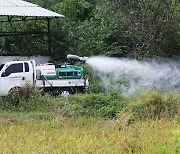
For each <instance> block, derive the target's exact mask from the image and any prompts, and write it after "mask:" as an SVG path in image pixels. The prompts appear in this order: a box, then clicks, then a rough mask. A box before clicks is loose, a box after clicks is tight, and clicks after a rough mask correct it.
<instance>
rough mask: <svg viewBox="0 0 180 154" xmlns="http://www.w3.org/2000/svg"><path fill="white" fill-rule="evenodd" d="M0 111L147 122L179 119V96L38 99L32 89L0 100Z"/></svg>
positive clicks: (149, 94) (152, 92) (149, 93)
mask: <svg viewBox="0 0 180 154" xmlns="http://www.w3.org/2000/svg"><path fill="white" fill-rule="evenodd" d="M0 110H1V111H18V112H35V111H36V112H38V111H39V112H53V113H56V112H59V113H61V114H62V116H72V115H75V116H86V117H101V118H105V119H112V118H116V119H127V121H131V122H133V121H138V120H147V119H160V118H162V117H163V118H174V117H179V113H180V112H179V111H180V95H179V93H175V92H174V93H163V92H159V91H157V90H148V91H146V92H145V93H143V94H140V95H138V96H136V97H134V96H127V97H125V96H122V95H121V94H118V93H116V92H112V93H110V94H104V93H98V94H87V95H83V94H79V95H73V96H71V97H68V98H63V97H59V96H57V97H53V96H49V97H47V96H42V95H40V94H39V92H38V91H37V90H34V88H31V89H28V90H27V89H26V90H22V91H19V93H18V95H14V93H13V94H12V96H8V97H6V98H1V99H0Z"/></svg>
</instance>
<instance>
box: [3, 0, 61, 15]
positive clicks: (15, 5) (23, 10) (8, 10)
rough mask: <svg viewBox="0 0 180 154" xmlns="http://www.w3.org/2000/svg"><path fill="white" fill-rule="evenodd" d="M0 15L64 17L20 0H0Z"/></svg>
mask: <svg viewBox="0 0 180 154" xmlns="http://www.w3.org/2000/svg"><path fill="white" fill-rule="evenodd" d="M0 16H21V17H22V16H23V17H28V16H29V17H64V16H63V15H61V14H58V13H55V12H53V11H50V10H47V9H44V8H42V7H40V6H39V5H36V4H32V3H29V2H25V1H22V0H0Z"/></svg>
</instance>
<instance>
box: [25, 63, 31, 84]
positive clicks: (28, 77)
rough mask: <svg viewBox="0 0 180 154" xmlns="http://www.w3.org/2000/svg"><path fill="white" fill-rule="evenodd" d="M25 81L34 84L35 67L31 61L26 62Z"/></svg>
mask: <svg viewBox="0 0 180 154" xmlns="http://www.w3.org/2000/svg"><path fill="white" fill-rule="evenodd" d="M24 72H25V81H26V82H27V83H30V84H33V68H32V64H31V63H30V62H24Z"/></svg>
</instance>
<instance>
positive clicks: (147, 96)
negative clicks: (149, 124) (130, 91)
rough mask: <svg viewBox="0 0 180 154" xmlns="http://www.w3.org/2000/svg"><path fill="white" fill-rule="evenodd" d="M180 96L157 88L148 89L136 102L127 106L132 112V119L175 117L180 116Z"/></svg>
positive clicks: (129, 111) (130, 112) (128, 110)
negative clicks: (162, 91) (159, 90)
mask: <svg viewBox="0 0 180 154" xmlns="http://www.w3.org/2000/svg"><path fill="white" fill-rule="evenodd" d="M179 109H180V96H179V95H178V94H176V93H174V94H171V93H170V94H163V93H161V92H158V91H156V90H153V91H150V90H148V91H146V92H145V93H144V94H143V95H142V96H140V97H139V98H138V99H137V100H136V101H135V102H132V103H130V104H129V105H128V106H127V109H126V111H127V112H128V113H129V114H131V117H130V120H132V121H137V120H148V119H160V118H162V117H164V118H174V117H176V116H179Z"/></svg>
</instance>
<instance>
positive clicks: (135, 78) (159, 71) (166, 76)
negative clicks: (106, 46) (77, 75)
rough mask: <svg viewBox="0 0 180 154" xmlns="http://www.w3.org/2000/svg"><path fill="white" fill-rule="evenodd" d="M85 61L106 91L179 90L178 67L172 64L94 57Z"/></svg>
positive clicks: (127, 92)
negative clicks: (149, 88) (152, 88)
mask: <svg viewBox="0 0 180 154" xmlns="http://www.w3.org/2000/svg"><path fill="white" fill-rule="evenodd" d="M86 62H87V63H88V64H89V65H90V66H91V67H92V69H93V71H94V72H95V73H96V74H97V75H98V76H99V77H100V79H101V81H102V83H103V85H104V88H105V89H106V90H107V91H109V90H112V89H113V90H118V91H120V92H121V93H124V94H132V93H134V92H136V91H140V90H144V89H145V88H148V87H157V88H164V89H169V88H171V89H178V88H180V65H178V64H177V63H176V62H173V61H168V62H161V63H160V62H152V61H151V62H149V61H148V62H147V61H137V60H132V59H125V58H123V59H118V58H109V57H104V56H96V57H91V58H89V59H88V60H87V61H86Z"/></svg>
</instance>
